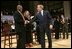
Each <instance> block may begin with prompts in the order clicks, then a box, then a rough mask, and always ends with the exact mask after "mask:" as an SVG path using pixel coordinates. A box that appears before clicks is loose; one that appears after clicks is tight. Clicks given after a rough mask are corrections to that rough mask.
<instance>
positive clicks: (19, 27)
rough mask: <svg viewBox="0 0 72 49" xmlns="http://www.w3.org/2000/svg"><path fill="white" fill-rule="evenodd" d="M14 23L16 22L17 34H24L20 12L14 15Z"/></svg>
mask: <svg viewBox="0 0 72 49" xmlns="http://www.w3.org/2000/svg"><path fill="white" fill-rule="evenodd" d="M14 21H15V29H16V32H18V33H19V32H23V31H24V21H23V18H22V17H21V15H20V13H19V12H18V11H16V12H15V13H14Z"/></svg>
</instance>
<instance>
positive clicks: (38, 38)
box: [36, 26, 40, 44]
mask: <svg viewBox="0 0 72 49" xmlns="http://www.w3.org/2000/svg"><path fill="white" fill-rule="evenodd" d="M36 35H37V42H39V44H40V30H39V26H37V28H36Z"/></svg>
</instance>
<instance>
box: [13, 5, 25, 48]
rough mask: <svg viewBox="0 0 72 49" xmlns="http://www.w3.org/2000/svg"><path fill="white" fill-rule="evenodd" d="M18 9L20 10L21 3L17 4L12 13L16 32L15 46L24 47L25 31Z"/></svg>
mask: <svg viewBox="0 0 72 49" xmlns="http://www.w3.org/2000/svg"><path fill="white" fill-rule="evenodd" d="M19 11H20V12H22V6H21V5H17V11H16V12H15V13H14V20H15V29H16V32H17V34H18V40H17V48H25V40H26V36H25V35H26V32H25V26H24V20H23V18H22V15H21V14H20V13H19Z"/></svg>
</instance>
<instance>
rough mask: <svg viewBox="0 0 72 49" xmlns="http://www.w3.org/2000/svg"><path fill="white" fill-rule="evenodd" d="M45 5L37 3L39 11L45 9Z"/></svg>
mask: <svg viewBox="0 0 72 49" xmlns="http://www.w3.org/2000/svg"><path fill="white" fill-rule="evenodd" d="M43 8H44V6H43V5H41V4H39V5H37V11H38V12H40V11H41V10H43Z"/></svg>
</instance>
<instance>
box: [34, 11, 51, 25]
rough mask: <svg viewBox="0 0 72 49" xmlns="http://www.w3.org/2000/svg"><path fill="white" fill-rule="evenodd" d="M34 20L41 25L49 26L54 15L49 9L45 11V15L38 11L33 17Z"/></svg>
mask: <svg viewBox="0 0 72 49" xmlns="http://www.w3.org/2000/svg"><path fill="white" fill-rule="evenodd" d="M33 21H36V23H37V25H39V26H48V25H50V24H52V17H51V15H50V13H49V11H43V16H42V15H41V14H40V13H37V14H36V15H35V17H34V18H33Z"/></svg>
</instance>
